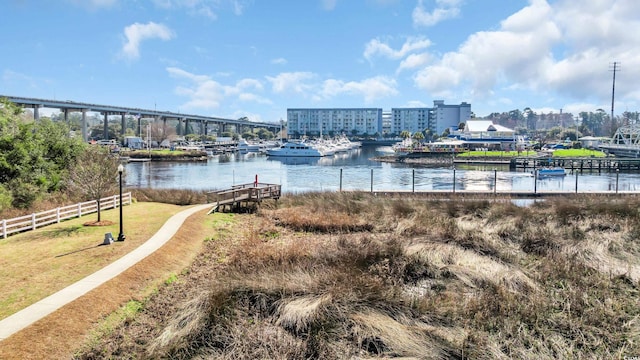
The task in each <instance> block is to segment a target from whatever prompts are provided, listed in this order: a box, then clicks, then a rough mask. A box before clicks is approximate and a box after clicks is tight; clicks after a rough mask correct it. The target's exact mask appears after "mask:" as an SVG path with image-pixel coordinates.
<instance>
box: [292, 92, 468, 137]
mask: <svg viewBox="0 0 640 360" xmlns="http://www.w3.org/2000/svg"><path fill="white" fill-rule="evenodd" d="M470 117H471V104H467V103H466V102H463V103H461V104H460V105H445V103H444V100H434V102H433V107H432V108H392V109H391V112H388V111H387V112H383V111H382V109H380V108H343V109H338V108H336V109H287V132H288V134H289V136H294V137H296V136H301V135H309V136H318V135H320V134H322V135H330V134H341V133H344V134H347V135H352V134H356V135H374V134H388V133H391V134H396V135H399V134H400V133H401V132H402V131H405V130H406V131H409V132H411V133H412V134H413V133H415V132H417V131H424V130H426V129H431V131H432V132H433V133H434V134H438V135H439V134H442V133H443V132H444V131H445V129H448V128H450V127H454V126H455V127H457V126H458V124H459V123H461V122H465V121H467V120H468V119H469V118H470Z"/></svg>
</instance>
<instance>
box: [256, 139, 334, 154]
mask: <svg viewBox="0 0 640 360" xmlns="http://www.w3.org/2000/svg"><path fill="white" fill-rule="evenodd" d="M267 155H269V156H291V157H293V156H306V157H323V156H327V155H328V154H327V153H326V152H325V151H323V149H321V148H318V147H315V146H313V145H311V144H307V143H305V142H304V141H300V142H295V141H289V142H286V143H284V145H282V146H280V147H278V148H273V149H267Z"/></svg>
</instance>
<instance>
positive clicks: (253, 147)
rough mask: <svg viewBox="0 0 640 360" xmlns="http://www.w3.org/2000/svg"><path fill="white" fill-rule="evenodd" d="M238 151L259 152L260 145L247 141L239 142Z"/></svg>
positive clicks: (241, 140)
mask: <svg viewBox="0 0 640 360" xmlns="http://www.w3.org/2000/svg"><path fill="white" fill-rule="evenodd" d="M238 151H240V152H259V151H260V144H255V143H250V142H248V141H247V140H245V139H240V140H239V141H238Z"/></svg>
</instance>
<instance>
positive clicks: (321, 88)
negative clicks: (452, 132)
mask: <svg viewBox="0 0 640 360" xmlns="http://www.w3.org/2000/svg"><path fill="white" fill-rule="evenodd" d="M639 14H640V2H639V1H637V0H590V1H575V0H555V1H552V0H528V1H527V0H268V1H267V0H182V1H179V0H146V1H145V0H37V1H36V0H7V1H6V2H5V3H3V9H2V12H1V13H0V29H2V32H3V34H4V36H3V50H4V51H3V55H2V57H1V59H0V80H1V85H0V94H2V95H10V96H23V97H35V98H45V99H58V100H73V101H80V102H89V103H96V104H108V105H118V106H128V107H140V108H148V109H153V108H157V109H158V110H168V111H174V112H183V113H190V114H198V115H210V116H219V117H226V118H240V117H243V116H247V117H248V118H249V119H250V120H254V121H267V122H276V121H278V120H279V119H286V109H287V108H299V107H313V108H316V107H317V108H329V107H379V108H383V109H385V110H390V109H391V108H392V107H414V106H432V105H433V100H438V99H442V100H444V101H445V103H447V104H459V103H460V102H463V101H466V102H469V103H471V109H472V111H473V112H474V113H475V114H476V115H477V116H486V115H488V114H489V113H491V112H502V111H509V110H513V109H520V110H522V109H524V108H525V107H530V108H532V109H534V110H535V111H536V112H538V113H540V112H544V113H549V112H555V113H557V112H559V111H560V109H562V111H563V112H573V113H574V114H577V113H578V112H580V111H594V110H596V109H598V108H602V109H604V110H605V111H606V112H607V113H609V112H610V109H611V88H612V72H611V71H610V68H611V67H612V64H613V62H614V61H616V62H619V63H620V70H621V71H620V72H618V73H617V75H616V102H615V113H616V115H618V114H620V113H622V112H623V111H625V110H628V111H640V90H639V86H640V85H639V84H640V81H639V80H640V36H638V32H639V31H640V16H639Z"/></svg>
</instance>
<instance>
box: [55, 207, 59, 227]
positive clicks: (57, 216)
mask: <svg viewBox="0 0 640 360" xmlns="http://www.w3.org/2000/svg"><path fill="white" fill-rule="evenodd" d="M59 222H60V208H59V207H58V208H56V223H59Z"/></svg>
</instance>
